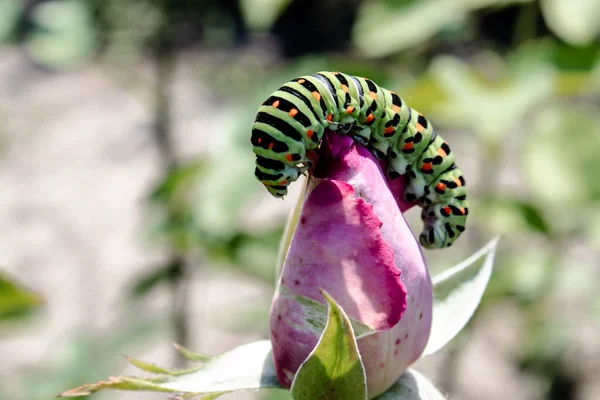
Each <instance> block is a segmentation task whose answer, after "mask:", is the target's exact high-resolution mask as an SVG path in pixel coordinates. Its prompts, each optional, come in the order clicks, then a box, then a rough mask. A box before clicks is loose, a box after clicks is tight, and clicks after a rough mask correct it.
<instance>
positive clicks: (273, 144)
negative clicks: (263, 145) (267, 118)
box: [269, 142, 275, 150]
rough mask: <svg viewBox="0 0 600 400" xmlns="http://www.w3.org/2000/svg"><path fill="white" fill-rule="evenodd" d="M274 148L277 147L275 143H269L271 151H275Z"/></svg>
mask: <svg viewBox="0 0 600 400" xmlns="http://www.w3.org/2000/svg"><path fill="white" fill-rule="evenodd" d="M273 147H275V143H273V142H271V143H269V150H273Z"/></svg>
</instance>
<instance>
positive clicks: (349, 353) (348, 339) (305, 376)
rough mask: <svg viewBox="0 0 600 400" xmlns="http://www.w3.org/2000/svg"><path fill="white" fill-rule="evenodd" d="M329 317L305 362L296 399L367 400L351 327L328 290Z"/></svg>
mask: <svg viewBox="0 0 600 400" xmlns="http://www.w3.org/2000/svg"><path fill="white" fill-rule="evenodd" d="M321 293H322V294H323V296H324V297H325V299H326V300H327V302H328V303H329V316H328V320H327V325H326V327H325V330H324V331H323V333H322V335H321V338H320V339H319V342H318V343H317V346H316V347H315V349H314V350H313V351H312V353H311V354H310V355H309V356H308V358H307V359H306V360H305V361H304V362H303V363H302V365H301V366H300V368H299V369H298V372H297V373H296V376H295V378H294V382H293V383H292V387H291V392H292V397H293V398H294V399H295V400H305V399H306V400H326V399H327V400H333V399H339V400H366V399H367V383H366V375H365V369H364V366H363V364H362V361H361V358H360V354H359V352H358V346H357V344H356V339H355V338H354V331H353V329H352V324H351V323H350V320H349V319H348V317H347V316H346V313H345V312H344V310H343V309H342V308H341V307H340V306H339V305H338V304H337V303H336V302H335V300H334V299H333V298H332V297H331V296H330V295H329V294H328V293H327V292H325V291H321Z"/></svg>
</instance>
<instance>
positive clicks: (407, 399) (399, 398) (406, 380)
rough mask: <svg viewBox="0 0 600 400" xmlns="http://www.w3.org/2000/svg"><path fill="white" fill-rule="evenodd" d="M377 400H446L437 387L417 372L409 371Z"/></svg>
mask: <svg viewBox="0 0 600 400" xmlns="http://www.w3.org/2000/svg"><path fill="white" fill-rule="evenodd" d="M375 399H376V400H445V397H444V396H443V395H442V394H441V393H440V392H439V391H438V390H437V389H436V387H435V386H434V385H433V384H432V383H431V382H430V381H429V379H427V378H425V377H424V376H423V375H421V374H420V373H418V372H417V371H415V370H412V369H409V370H408V371H406V372H405V373H404V374H402V376H401V377H400V379H398V381H397V382H396V383H394V385H392V387H391V388H389V389H388V390H387V391H386V392H385V393H383V394H381V395H379V396H377V397H376V398H375Z"/></svg>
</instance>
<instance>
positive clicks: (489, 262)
mask: <svg viewBox="0 0 600 400" xmlns="http://www.w3.org/2000/svg"><path fill="white" fill-rule="evenodd" d="M499 240H500V238H498V237H497V238H495V239H493V240H491V241H490V242H489V243H488V244H487V245H485V246H484V247H483V248H482V249H481V250H479V251H478V252H477V253H475V254H473V255H472V256H471V257H469V258H468V259H467V260H465V261H463V262H462V263H460V264H458V265H456V266H454V267H452V268H450V269H448V270H446V271H444V272H442V273H441V274H439V275H437V276H436V277H434V278H433V279H432V281H433V297H434V300H433V321H432V326H431V334H430V336H429V341H428V342H427V346H426V348H425V351H424V352H423V355H422V357H424V356H427V355H430V354H433V353H435V352H436V351H438V350H440V349H441V348H442V347H444V346H445V345H446V344H447V343H448V342H450V340H452V339H453V338H454V337H455V336H456V335H458V333H459V332H460V331H461V330H462V329H463V328H464V326H465V325H466V324H467V322H469V320H470V319H471V317H472V316H473V313H475V310H476V309H477V306H478V305H479V302H480V301H481V297H482V296H483V292H484V291H485V288H486V286H487V284H488V282H489V280H490V276H491V275H492V266H493V263H494V255H495V252H496V246H497V245H498V241H499Z"/></svg>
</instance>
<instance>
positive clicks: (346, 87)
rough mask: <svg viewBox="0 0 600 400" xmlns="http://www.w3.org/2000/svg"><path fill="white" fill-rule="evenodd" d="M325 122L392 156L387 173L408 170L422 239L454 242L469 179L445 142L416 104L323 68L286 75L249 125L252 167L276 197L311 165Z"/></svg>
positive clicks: (429, 243) (434, 243)
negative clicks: (419, 210)
mask: <svg viewBox="0 0 600 400" xmlns="http://www.w3.org/2000/svg"><path fill="white" fill-rule="evenodd" d="M325 129H330V130H332V131H335V132H338V133H340V134H344V135H349V136H350V137H352V138H353V139H354V140H356V141H357V142H359V143H361V144H363V145H364V146H366V147H367V148H369V149H370V150H371V151H372V152H373V154H374V155H375V156H377V157H378V158H386V159H387V160H388V176H389V177H390V178H391V179H394V178H395V177H397V176H398V175H401V174H408V177H409V180H408V186H407V188H406V190H405V194H404V195H405V198H406V199H407V200H410V201H416V202H417V203H418V204H419V205H420V206H421V207H422V208H423V210H422V213H421V218H422V220H423V222H424V227H423V231H422V232H421V234H420V236H419V241H420V243H421V244H422V245H423V246H424V247H427V248H442V247H448V246H450V245H452V243H453V242H454V241H455V240H456V238H458V236H460V234H461V233H462V232H463V231H464V229H465V222H466V217H467V214H468V207H467V200H466V188H465V180H464V177H463V175H462V172H461V171H460V169H458V168H457V167H456V165H455V163H454V161H455V160H454V153H453V152H452V151H451V150H450V147H449V145H448V143H446V142H445V141H444V139H443V138H442V137H441V136H439V135H436V133H435V132H434V130H433V126H432V125H431V123H430V122H429V121H427V119H425V117H424V116H423V115H421V114H420V113H419V112H418V111H416V110H413V109H411V108H409V107H408V106H407V105H406V104H405V103H404V101H403V100H402V99H401V98H400V96H398V95H397V94H396V93H394V92H391V91H389V90H386V89H384V88H381V87H379V86H378V85H377V84H375V83H374V82H373V81H371V80H369V79H366V78H361V77H356V76H352V75H347V74H343V73H340V72H319V73H316V74H313V75H307V76H301V77H299V78H296V79H293V80H291V81H290V82H287V83H285V84H284V85H283V86H281V87H280V88H279V89H277V90H276V91H275V92H274V93H273V94H271V96H269V98H267V100H265V101H264V102H263V103H262V104H261V106H260V108H259V110H258V113H257V116H256V119H255V122H254V124H253V126H252V137H251V142H252V145H253V146H254V148H253V150H254V153H255V154H256V168H255V171H254V173H255V175H256V177H257V179H258V180H259V181H260V182H262V183H263V184H264V185H265V186H266V188H267V190H268V191H269V192H270V193H271V194H272V195H274V196H276V197H283V196H285V195H286V194H287V187H288V185H289V184H290V183H291V182H293V181H295V180H296V179H298V177H299V176H300V175H301V174H302V173H304V172H305V171H306V170H308V168H309V167H310V160H309V158H308V156H307V153H308V152H310V151H311V150H315V149H317V147H318V145H319V143H320V142H321V139H322V138H323V134H324V132H325Z"/></svg>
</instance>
